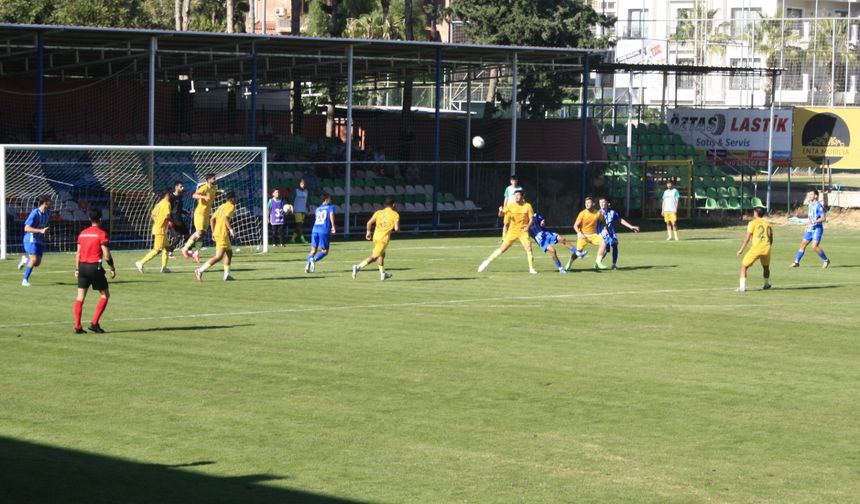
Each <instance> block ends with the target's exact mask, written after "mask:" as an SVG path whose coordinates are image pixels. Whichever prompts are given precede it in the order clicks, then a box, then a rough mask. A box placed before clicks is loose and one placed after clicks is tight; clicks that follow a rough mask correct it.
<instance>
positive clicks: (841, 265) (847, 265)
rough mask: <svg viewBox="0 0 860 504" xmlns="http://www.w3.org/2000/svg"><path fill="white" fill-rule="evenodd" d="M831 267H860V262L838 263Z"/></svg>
mask: <svg viewBox="0 0 860 504" xmlns="http://www.w3.org/2000/svg"><path fill="white" fill-rule="evenodd" d="M829 267H830V268H860V264H837V265H836V266H833V265H831V266H829Z"/></svg>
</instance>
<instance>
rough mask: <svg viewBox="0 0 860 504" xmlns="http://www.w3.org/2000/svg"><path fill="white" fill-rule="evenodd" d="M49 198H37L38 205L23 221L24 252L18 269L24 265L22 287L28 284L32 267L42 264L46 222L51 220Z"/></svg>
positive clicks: (46, 230) (46, 229) (46, 228)
mask: <svg viewBox="0 0 860 504" xmlns="http://www.w3.org/2000/svg"><path fill="white" fill-rule="evenodd" d="M51 213H52V212H51V198H49V197H47V196H42V197H41V198H39V206H38V207H37V208H34V209H33V211H32V212H30V215H28V216H27V220H26V221H24V253H25V254H26V255H24V256H21V262H19V263H18V269H21V268H23V267H24V266H26V267H27V269H25V270H24V279H23V280H21V286H22V287H29V286H30V274H32V273H33V269H34V268H37V267H38V266H39V265H40V264H42V254H44V253H45V233H47V232H48V222H50V220H51Z"/></svg>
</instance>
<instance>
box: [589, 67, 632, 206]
mask: <svg viewBox="0 0 860 504" xmlns="http://www.w3.org/2000/svg"><path fill="white" fill-rule="evenodd" d="M584 58H585V63H584V64H583V65H582V96H581V98H582V113H580V128H581V129H580V132H579V140H580V144H581V147H580V148H581V154H582V180H581V182H582V187H581V190H580V192H579V203H580V205H579V206H581V207H583V206H585V190H586V185H587V176H586V172H587V169H588V75H589V74H590V73H591V69H590V67H589V65H590V63H591V62H590V60H589V58H588V54H586V55H585V56H584ZM628 180H630V179H629V177H628Z"/></svg>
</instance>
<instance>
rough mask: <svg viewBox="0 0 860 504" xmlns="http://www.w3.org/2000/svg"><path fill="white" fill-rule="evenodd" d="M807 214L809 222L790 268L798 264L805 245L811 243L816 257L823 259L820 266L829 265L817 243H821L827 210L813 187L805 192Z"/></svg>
mask: <svg viewBox="0 0 860 504" xmlns="http://www.w3.org/2000/svg"><path fill="white" fill-rule="evenodd" d="M806 201H807V203H808V205H807V216H808V218H809V223H808V225H807V228H806V233H804V235H803V240H801V242H800V249H799V250H798V251H797V254H796V255H795V256H794V262H793V263H791V267H792V268H797V267H798V266H800V260H801V259H803V254H804V253H806V246H807V245H809V244H810V243H812V248H813V249H814V250H815V251H816V252H817V253H818V257H820V258H821V260H822V261H823V262H822V263H821V267H822V268H826V267H828V266H830V259H828V258H827V254H825V253H824V250H822V249H821V247H820V246H819V245H818V244H819V243H821V236H822V235H823V234H824V221H825V220H827V211H826V210H824V205H823V204H822V203H821V201H819V199H818V191H817V190H815V189H813V190H811V191H809V192H808V193H807V194H806Z"/></svg>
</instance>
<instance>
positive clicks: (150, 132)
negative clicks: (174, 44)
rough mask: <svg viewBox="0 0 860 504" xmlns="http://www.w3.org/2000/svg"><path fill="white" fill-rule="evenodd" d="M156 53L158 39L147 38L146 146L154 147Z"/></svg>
mask: <svg viewBox="0 0 860 504" xmlns="http://www.w3.org/2000/svg"><path fill="white" fill-rule="evenodd" d="M157 52H158V39H157V38H155V37H150V38H149V96H148V98H147V100H148V104H149V109H148V110H147V118H146V144H147V145H155V55H156V53H157Z"/></svg>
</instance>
